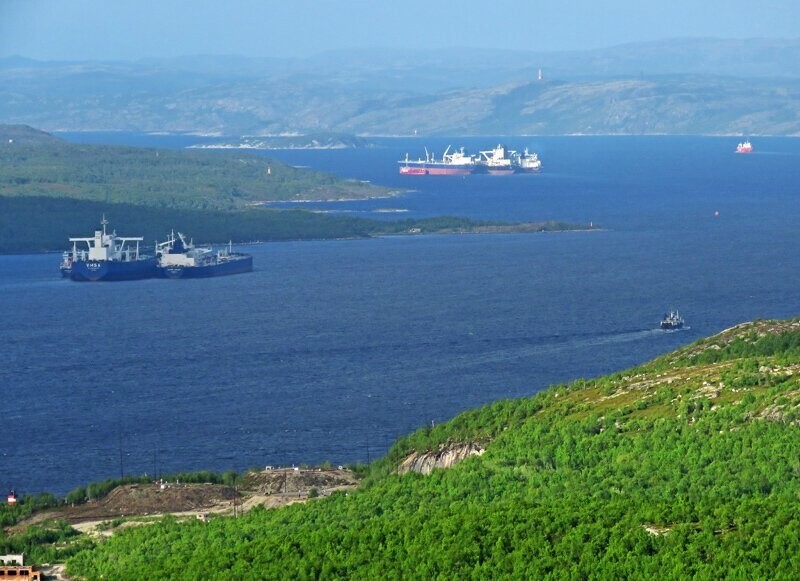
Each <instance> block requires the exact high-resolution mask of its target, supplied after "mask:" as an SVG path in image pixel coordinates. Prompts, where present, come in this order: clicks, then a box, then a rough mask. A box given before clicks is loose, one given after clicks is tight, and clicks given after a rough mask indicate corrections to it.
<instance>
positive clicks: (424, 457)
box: [397, 443, 485, 474]
mask: <svg viewBox="0 0 800 581" xmlns="http://www.w3.org/2000/svg"><path fill="white" fill-rule="evenodd" d="M484 451H485V449H484V447H483V446H480V445H478V444H475V443H467V444H453V445H450V446H444V447H441V448H439V449H438V450H437V451H435V452H423V453H419V452H414V453H412V454H411V455H409V456H407V457H406V459H405V460H403V462H402V463H401V464H400V466H398V468H397V473H398V474H405V473H406V472H418V473H420V474H430V473H431V471H432V470H433V469H434V468H451V467H453V466H455V465H456V464H458V463H459V462H461V461H462V460H465V459H466V458H468V457H470V456H480V455H481V454H483V453H484Z"/></svg>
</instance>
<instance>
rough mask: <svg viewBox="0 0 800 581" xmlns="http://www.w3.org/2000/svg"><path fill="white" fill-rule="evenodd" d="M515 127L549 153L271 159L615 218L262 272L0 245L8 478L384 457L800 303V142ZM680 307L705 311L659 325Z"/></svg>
mask: <svg viewBox="0 0 800 581" xmlns="http://www.w3.org/2000/svg"><path fill="white" fill-rule="evenodd" d="M71 137H72V138H74V137H73V136H71ZM134 137H135V138H136V139H142V138H141V137H140V136H131V137H130V142H133V141H134ZM81 139H82V140H84V141H88V140H91V139H95V140H98V141H100V140H105V141H108V140H109V137H108V136H92V135H83V136H81ZM116 139H117V140H118V141H124V136H117V137H116ZM485 141H486V140H483V141H479V140H474V139H470V140H462V142H458V143H463V144H464V145H467V146H468V147H469V148H470V149H472V150H476V149H478V148H479V147H489V146H490V145H491V144H490V143H484V142H485ZM506 142H507V143H508V144H509V145H511V146H512V147H518V148H521V147H524V146H528V147H531V148H532V149H534V150H536V151H538V152H539V153H540V156H541V158H542V159H543V163H544V164H545V173H543V174H541V175H533V176H513V177H492V176H468V177H467V178H442V177H438V178H437V177H418V178H411V177H406V178H401V176H398V175H396V174H395V171H396V164H395V161H396V159H399V158H400V156H401V155H403V154H404V153H405V151H406V150H408V151H409V153H411V155H412V156H415V155H416V153H417V150H416V149H414V148H415V147H418V148H421V142H419V141H406V142H400V141H391V140H386V141H384V142H382V147H379V148H374V149H365V150H359V151H350V150H346V151H321V152H319V151H318V152H310V151H294V152H291V151H285V152H270V153H269V155H273V156H275V157H280V158H281V159H284V160H286V161H288V162H289V163H292V164H295V165H308V166H312V167H316V168H320V169H324V170H328V171H335V172H336V173H339V174H340V175H343V176H346V177H352V178H356V179H365V180H372V181H374V182H376V183H382V184H387V185H390V186H404V187H409V184H410V185H411V187H414V188H415V189H416V190H417V191H416V192H414V193H410V194H407V195H404V196H401V197H398V198H393V199H387V200H373V201H367V202H353V203H339V204H312V205H309V207H314V208H317V209H319V210H324V211H331V210H334V211H346V212H351V213H353V214H354V215H363V216H372V217H387V216H389V217H405V216H426V215H438V214H443V213H447V214H456V215H468V216H473V217H477V218H492V219H509V220H510V219H514V220H538V219H550V218H552V219H563V220H570V221H576V222H589V221H593V222H594V223H595V224H599V225H601V226H604V227H605V228H607V230H605V231H602V232H593V233H558V234H535V235H464V236H425V237H407V238H403V237H400V238H385V239H375V240H358V241H327V242H295V243H275V244H267V245H262V246H254V247H248V248H247V251H249V252H252V253H253V254H254V255H255V267H256V271H255V272H253V273H252V274H248V275H239V276H232V277H226V278H220V279H211V280H187V281H168V280H149V281H139V282H127V283H108V284H77V283H72V282H69V281H64V280H61V279H60V278H59V275H58V270H57V263H58V259H59V257H58V256H55V255H33V256H2V257H0V297H2V301H1V302H0V320H1V321H2V323H1V324H2V331H3V339H4V346H5V349H4V361H3V365H2V366H0V389H2V396H3V402H4V406H3V411H2V413H3V425H4V436H3V443H2V447H1V448H0V454H2V455H0V474H2V476H0V486H6V487H10V486H14V487H16V489H17V490H19V491H20V492H23V493H31V492H36V491H39V490H51V491H54V492H65V491H67V490H69V489H71V488H74V487H76V486H79V485H83V484H85V483H87V482H90V481H95V480H99V479H103V478H106V477H112V476H118V475H119V474H120V469H121V468H122V470H124V471H125V473H126V474H127V473H135V474H141V473H144V472H148V473H151V474H152V473H153V472H154V471H158V472H168V471H177V470H195V469H206V468H208V469H214V470H227V469H245V468H248V467H251V466H261V465H264V464H273V465H275V464H277V465H286V464H291V463H301V462H307V463H316V462H322V461H324V460H330V461H332V462H333V463H344V462H355V461H359V460H361V461H366V460H368V459H369V458H374V457H376V456H378V455H381V454H383V453H384V452H385V450H386V448H387V447H388V446H389V445H390V444H391V442H392V441H393V440H394V439H395V438H396V437H397V436H398V435H400V434H403V433H406V432H408V431H411V430H413V429H415V428H417V427H419V426H421V425H425V424H429V423H430V421H431V420H434V421H436V422H439V421H444V420H446V419H448V418H451V417H452V416H453V415H455V414H457V413H458V412H460V411H462V410H465V409H468V408H473V407H476V406H479V405H482V404H484V403H487V402H491V401H494V400H497V399H499V398H505V397H517V396H522V395H527V394H532V393H535V392H536V391H538V390H540V389H542V388H544V387H546V386H547V385H550V384H552V383H557V382H562V381H569V380H572V379H575V378H579V377H591V376H596V375H599V374H604V373H607V372H611V371H614V370H618V369H621V368H625V367H628V366H631V365H634V364H637V363H641V362H644V361H646V360H648V359H650V358H652V357H654V356H656V355H658V354H660V353H663V352H666V351H669V350H672V349H674V348H676V347H678V346H681V345H684V344H686V343H688V342H690V341H693V340H695V339H697V338H699V337H701V336H704V335H708V334H711V333H715V332H717V331H720V330H722V329H724V328H726V327H728V326H731V325H733V324H736V323H739V322H742V321H745V320H750V319H754V318H759V317H791V316H796V315H798V314H800V300H799V298H798V293H797V289H798V288H800V268H798V266H800V265H799V264H798V262H799V261H798V256H799V255H800V252H798V251H800V242H798V236H797V231H798V224H799V223H800V204H798V202H797V200H796V196H797V194H798V185H800V169H799V168H800V164H799V163H798V162H799V161H800V142H798V141H797V140H791V139H766V138H764V139H759V140H758V141H757V142H756V143H754V145H755V146H756V148H757V152H756V153H754V154H752V155H750V156H736V155H734V154H733V153H732V150H733V148H734V147H735V140H730V139H721V138H716V139H712V138H689V137H684V138H666V137H665V138H622V137H620V138H611V137H609V138H577V137H575V138H535V139H534V138H530V139H517V140H512V139H507V140H506ZM146 143H148V144H155V145H160V146H174V145H175V144H176V142H173V141H170V138H167V137H164V138H154V137H149V138H148V140H146ZM138 144H142V143H141V142H139V143H138ZM179 145H185V143H180V144H179ZM428 146H429V148H436V150H437V153H438V152H439V151H440V150H443V149H444V147H445V146H446V142H438V143H433V142H431V143H428ZM387 209H392V210H407V211H406V212H393V213H387V212H378V213H375V212H374V211H375V210H387ZM717 212H718V213H719V214H718V215H716V213H717ZM80 234H81V233H79V232H76V235H80ZM670 307H677V308H680V309H681V311H682V313H684V315H685V317H686V319H687V322H688V324H689V326H690V329H689V330H685V331H681V332H674V333H665V332H661V331H657V330H655V327H656V326H657V323H658V320H659V319H660V317H661V315H662V313H663V312H664V310H666V309H668V308H670ZM120 451H122V467H121V466H120Z"/></svg>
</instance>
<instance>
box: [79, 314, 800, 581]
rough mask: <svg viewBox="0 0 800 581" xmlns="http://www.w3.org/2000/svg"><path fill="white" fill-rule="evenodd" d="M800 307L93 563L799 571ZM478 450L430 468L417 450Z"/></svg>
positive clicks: (110, 569) (92, 556)
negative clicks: (418, 465) (352, 485)
mask: <svg viewBox="0 0 800 581" xmlns="http://www.w3.org/2000/svg"><path fill="white" fill-rule="evenodd" d="M798 374H800V320H791V321H758V322H755V323H749V324H745V325H741V326H738V327H735V328H733V329H730V330H728V331H725V332H723V333H721V334H719V335H717V336H714V337H711V338H709V339H706V340H701V341H698V342H697V343H694V344H693V345H690V346H688V347H686V348H684V349H681V350H679V351H677V352H675V353H672V354H669V355H666V356H663V357H660V358H658V359H656V360H654V361H652V362H650V363H648V364H645V365H642V366H641V367H638V368H635V369H630V370H627V371H624V372H620V373H617V374H614V375H611V376H606V377H602V378H598V379H593V380H586V381H584V380H581V381H576V382H574V383H571V384H569V385H558V386H553V387H551V388H550V389H548V390H546V391H544V392H541V393H539V394H537V395H535V396H533V397H530V398H526V399H521V400H508V401H500V402H497V403H495V404H493V405H490V406H487V407H484V408H482V409H479V410H475V411H470V412H467V413H464V414H461V415H459V416H458V417H456V418H454V419H453V420H452V421H450V422H447V423H445V424H442V425H438V426H436V427H434V428H429V429H425V430H420V431H418V432H416V433H414V434H411V435H409V436H408V437H406V438H403V439H401V440H399V441H398V442H397V443H396V444H395V445H394V447H393V448H392V450H391V451H390V453H389V455H388V456H387V457H386V458H384V459H382V460H380V461H378V462H376V463H375V464H373V465H372V466H370V467H369V470H368V475H367V478H366V480H365V482H364V484H362V486H361V488H360V490H359V491H358V492H355V493H350V494H343V493H342V494H334V495H332V496H331V497H328V498H325V499H317V500H312V501H310V502H308V503H307V504H305V505H293V506H290V507H287V508H282V509H278V510H267V509H255V510H253V511H251V512H250V513H248V514H246V515H244V516H242V517H240V518H236V519H233V518H216V519H212V520H211V521H210V522H207V523H206V522H199V521H192V522H180V521H179V520H177V519H174V518H170V519H166V520H164V521H161V522H159V523H158V524H153V525H152V526H140V527H133V528H129V529H127V530H124V531H122V532H120V533H117V534H115V535H114V536H113V537H112V538H111V539H109V540H108V541H105V542H101V543H99V544H98V545H97V546H96V547H95V548H93V549H90V550H86V551H83V552H81V553H79V554H78V555H77V556H75V557H73V558H72V559H71V560H70V561H69V562H68V570H69V572H71V573H72V574H74V575H78V576H86V577H88V578H101V577H105V578H117V579H121V578H171V579H197V578H204V579H215V578H216V579H223V578H230V577H231V576H233V577H236V578H241V579H255V578H356V579H375V578H409V577H410V578H426V579H428V578H448V579H449V578H503V577H513V578H521V579H541V578H548V577H558V578H563V577H569V578H578V579H580V578H600V579H618V578H648V579H655V578H659V579H661V578H689V577H695V576H697V577H700V578H704V579H717V578H726V577H728V578H738V579H753V578H771V579H775V578H785V579H790V578H796V575H797V571H798V570H800V460H798V455H797V451H798V450H799V449H800V427H798V422H799V421H800V380H799V379H798ZM467 443H468V444H471V445H473V446H474V447H476V448H478V449H483V450H484V452H483V453H482V454H479V455H473V456H471V457H469V458H467V459H466V460H464V461H463V462H461V463H459V464H457V465H456V466H455V467H453V468H450V469H447V470H444V469H435V470H434V471H433V472H432V473H431V474H429V475H422V474H419V473H415V472H411V473H407V474H403V475H398V474H397V473H396V468H397V467H398V466H399V465H400V464H401V462H402V461H403V459H405V458H407V457H408V456H409V455H410V454H412V453H417V454H419V453H425V452H432V451H433V452H436V451H439V452H441V451H443V450H446V449H449V448H453V447H454V446H460V445H464V444H467Z"/></svg>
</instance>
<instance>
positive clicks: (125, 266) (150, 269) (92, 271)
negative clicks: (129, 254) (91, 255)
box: [70, 258, 156, 282]
mask: <svg viewBox="0 0 800 581" xmlns="http://www.w3.org/2000/svg"><path fill="white" fill-rule="evenodd" d="M155 276H156V259H155V258H145V259H143V260H132V261H130V262H118V261H110V260H89V261H80V262H74V263H73V264H72V272H71V274H70V278H71V279H72V280H74V281H77V282H100V281H109V282H111V281H120V280H141V279H144V278H153V277H155Z"/></svg>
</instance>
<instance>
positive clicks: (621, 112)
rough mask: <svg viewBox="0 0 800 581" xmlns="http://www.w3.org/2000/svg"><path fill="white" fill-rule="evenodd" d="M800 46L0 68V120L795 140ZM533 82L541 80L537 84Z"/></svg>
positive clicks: (64, 126)
mask: <svg viewBox="0 0 800 581" xmlns="http://www.w3.org/2000/svg"><path fill="white" fill-rule="evenodd" d="M797 62H800V39H787V40H764V39H749V40H719V39H672V40H668V41H656V42H650V43H638V44H626V45H620V46H615V47H610V48H606V49H598V50H591V51H575V52H525V51H505V50H477V49H454V50H450V51H435V52H432V51H421V50H415V51H399V50H374V51H332V52H328V53H323V54H320V55H317V56H315V57H312V58H307V59H264V58H262V59H248V58H243V57H235V56H194V57H181V58H174V59H147V60H141V61H135V62H53V61H51V62H38V61H32V60H30V59H25V58H23V57H9V58H5V59H0V122H5V123H26V124H30V125H34V126H36V127H42V128H44V129H46V130H50V131H55V130H64V131H85V130H89V131H91V130H94V131H169V132H197V133H206V134H219V135H254V136H259V135H271V134H279V133H299V134H309V133H319V132H334V133H350V134H357V135H411V134H414V133H415V132H416V133H417V134H422V135H424V134H429V135H430V134H447V133H450V134H455V133H461V134H476V135H477V134H492V133H497V132H498V131H499V132H503V133H510V134H525V133H544V134H574V133H594V134H600V133H611V134H618V133H635V134H643V133H644V134H647V133H673V134H674V133H701V134H729V133H741V134H751V135H757V134H774V135H800V99H798V97H800V69H798V67H797V66H796V65H795V64H794V63H797ZM540 69H541V70H542V75H543V78H542V80H539V79H538V72H539V70H540Z"/></svg>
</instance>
